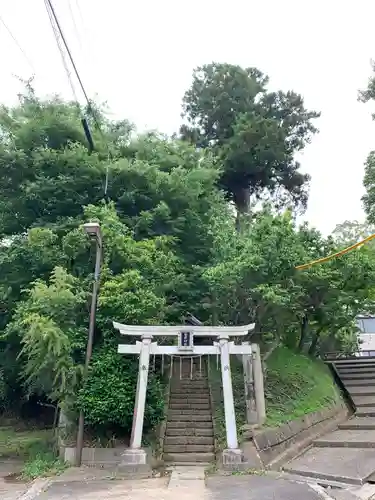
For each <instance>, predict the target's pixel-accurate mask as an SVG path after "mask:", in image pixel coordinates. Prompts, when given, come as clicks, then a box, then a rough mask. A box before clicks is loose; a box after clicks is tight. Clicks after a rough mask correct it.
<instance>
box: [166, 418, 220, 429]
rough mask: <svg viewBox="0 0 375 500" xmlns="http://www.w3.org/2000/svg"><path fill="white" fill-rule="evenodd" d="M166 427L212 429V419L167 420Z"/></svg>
mask: <svg viewBox="0 0 375 500" xmlns="http://www.w3.org/2000/svg"><path fill="white" fill-rule="evenodd" d="M167 429H181V430H183V429H196V430H198V429H212V419H210V420H197V421H194V420H192V421H189V420H182V421H181V420H168V422H167Z"/></svg>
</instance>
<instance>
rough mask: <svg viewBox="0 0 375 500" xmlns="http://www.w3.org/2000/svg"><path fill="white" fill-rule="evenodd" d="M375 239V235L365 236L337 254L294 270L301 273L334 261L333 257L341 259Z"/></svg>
mask: <svg viewBox="0 0 375 500" xmlns="http://www.w3.org/2000/svg"><path fill="white" fill-rule="evenodd" d="M374 238H375V234H371V235H370V236H367V238H364V239H363V240H361V241H358V242H357V243H354V245H350V246H349V247H347V248H344V249H343V250H340V251H339V252H336V253H332V254H331V255H327V257H323V258H321V259H317V260H313V261H311V262H308V263H307V264H302V265H300V266H296V267H295V269H297V270H298V271H301V270H303V269H308V268H309V267H311V266H314V265H315V264H323V263H324V262H328V261H329V260H331V259H334V258H335V257H341V255H344V254H346V253H348V252H350V251H351V250H354V249H355V248H358V247H359V246H361V245H364V244H365V243H368V242H369V241H371V240H373V239H374Z"/></svg>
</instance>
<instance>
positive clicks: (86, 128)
mask: <svg viewBox="0 0 375 500" xmlns="http://www.w3.org/2000/svg"><path fill="white" fill-rule="evenodd" d="M45 3H46V7H47V5H48V7H49V9H48V8H47V11H48V10H49V11H50V12H51V15H52V18H53V20H54V23H55V24H56V27H57V29H58V32H59V34H60V37H61V40H62V41H63V43H64V46H65V49H66V51H67V53H68V56H69V59H70V62H71V64H72V66H73V69H74V72H75V74H76V77H77V80H78V82H79V85H80V87H81V90H82V92H83V95H84V96H85V99H86V102H87V106H88V107H87V109H88V112H89V113H90V114H91V116H92V118H93V120H94V123H95V125H96V128H97V129H98V131H99V133H100V135H101V137H102V140H103V142H104V144H105V145H106V148H107V152H108V160H109V159H110V158H111V157H112V154H111V151H110V149H109V146H108V143H107V141H106V139H105V137H104V134H103V131H102V130H101V127H100V123H99V122H98V119H97V117H96V115H95V112H94V110H93V108H92V105H91V101H90V99H89V98H88V95H87V92H86V90H85V87H84V85H83V82H82V80H81V77H80V75H79V72H78V69H77V66H76V64H75V62H74V59H73V55H72V53H71V51H70V48H69V45H68V43H67V40H66V38H65V36H64V33H63V30H62V27H61V25H60V22H59V20H58V17H57V14H56V12H55V9H54V7H53V4H52V1H51V0H45ZM59 47H60V45H59ZM63 61H64V63H65V58H63ZM64 65H65V64H64ZM67 72H68V75H70V73H69V70H67ZM82 126H83V128H84V131H85V134H86V137H87V139H88V141H89V143H90V146H92V148H93V143H92V138H91V134H90V130H89V126H88V123H87V121H86V119H85V118H83V119H82ZM108 177H109V167H108V165H107V168H106V178H105V185H104V196H107V190H108Z"/></svg>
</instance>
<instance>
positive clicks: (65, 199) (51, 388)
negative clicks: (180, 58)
mask: <svg viewBox="0 0 375 500" xmlns="http://www.w3.org/2000/svg"><path fill="white" fill-rule="evenodd" d="M225 75H227V76H225ZM228 75H229V76H228ZM266 83H267V79H266V77H264V76H263V75H262V74H261V73H260V72H259V71H258V70H254V69H252V70H242V69H241V68H237V67H234V66H226V65H210V66H207V67H204V68H203V69H199V70H197V72H196V73H195V74H194V81H193V85H192V88H191V89H190V90H188V91H187V93H186V96H185V99H184V112H185V115H186V116H187V117H188V118H189V121H190V124H191V127H190V128H187V127H185V128H184V137H183V139H186V138H187V137H188V136H189V138H190V139H191V143H189V142H188V141H186V140H180V139H177V138H173V139H172V138H169V137H165V136H162V135H159V134H157V133H147V134H143V135H136V134H135V133H134V131H133V127H132V126H131V125H130V124H129V123H128V122H127V121H126V120H124V121H121V122H111V121H110V120H107V119H106V118H105V115H104V113H103V112H102V110H101V109H100V108H99V107H95V113H96V120H97V121H98V122H99V123H100V125H101V128H102V134H100V133H98V132H97V131H96V130H95V129H94V127H93V136H94V143H95V152H92V153H91V154H90V153H89V151H88V150H87V144H86V139H85V136H84V134H83V133H82V130H81V129H80V122H79V115H78V114H77V108H76V106H75V105H74V104H73V103H67V102H63V101H62V100H60V99H58V98H52V99H46V100H41V99H39V98H38V97H37V96H36V95H35V93H34V91H33V89H32V87H31V86H30V85H28V86H27V88H26V91H25V94H24V95H23V96H21V97H20V102H19V104H18V106H16V107H14V108H10V109H7V108H5V107H3V108H2V109H1V113H0V170H1V175H0V192H1V198H0V214H1V215H0V236H1V245H0V274H1V278H2V280H1V285H0V330H1V338H0V405H1V407H2V408H6V407H7V405H8V406H10V405H12V406H13V407H14V406H15V405H16V403H17V402H18V401H22V400H23V399H24V398H25V397H26V396H27V395H43V396H44V397H47V398H49V399H50V400H52V401H54V402H57V403H58V404H59V405H60V406H61V407H64V409H65V410H66V411H67V412H69V411H70V412H71V413H72V415H74V414H75V412H76V411H77V409H79V408H82V409H83V410H84V412H85V416H86V422H87V423H89V424H91V425H92V426H96V427H98V426H99V427H106V426H110V427H112V428H113V427H114V428H117V429H118V428H120V429H122V430H123V431H129V429H130V426H131V418H132V411H133V403H134V392H135V385H136V377H137V361H136V360H135V359H134V357H131V356H130V357H126V356H119V355H118V354H117V344H118V341H119V338H118V337H117V334H116V332H115V331H114V329H113V326H112V321H113V320H118V321H121V322H124V323H130V324H145V323H150V324H160V323H162V324H173V323H180V322H181V320H182V317H183V316H184V315H185V314H186V313H187V312H192V313H193V314H195V315H196V316H198V317H199V318H200V319H201V320H202V321H204V322H207V323H208V324H210V323H218V322H219V323H223V324H244V323H250V322H253V321H254V322H255V323H256V331H255V334H254V335H255V338H256V340H257V341H259V342H260V343H261V344H262V345H267V344H268V343H269V342H271V343H276V344H284V345H286V346H288V347H289V348H291V349H294V350H304V351H306V352H307V351H308V352H309V353H310V354H314V355H319V354H321V353H322V352H324V351H325V350H335V349H341V350H347V351H353V350H355V349H356V348H357V332H356V326H355V317H356V315H357V314H358V313H359V312H363V311H367V312H373V311H374V302H373V296H374V294H373V283H374V282H375V260H374V258H373V257H374V255H373V252H374V250H373V246H368V247H363V248H361V249H360V250H358V251H356V252H353V253H351V254H348V255H347V256H345V257H343V258H340V259H335V260H333V261H331V262H329V263H327V264H324V265H320V266H316V267H312V268H310V269H308V270H306V271H297V270H296V269H295V266H296V265H298V264H301V263H304V262H306V261H309V260H313V259H316V258H319V257H321V256H324V255H326V254H327V253H330V252H332V251H334V250H336V249H337V247H339V246H340V245H341V244H342V239H340V238H338V236H337V235H338V234H339V233H340V230H339V229H338V231H337V232H336V233H335V234H334V235H333V236H332V237H329V238H325V237H323V236H322V235H321V234H320V233H319V232H318V231H316V230H313V229H311V228H309V227H308V226H302V227H297V226H296V224H295V222H294V218H293V213H292V211H291V210H290V206H289V205H290V200H291V199H293V200H294V201H296V202H297V201H298V202H304V200H306V196H307V194H306V181H307V179H306V177H305V176H303V175H302V174H300V173H299V170H298V164H297V163H296V162H295V159H294V153H295V152H296V151H298V150H300V149H302V148H303V147H304V145H305V143H306V142H307V141H308V140H309V138H310V136H311V134H313V133H314V132H315V128H314V126H313V125H312V122H311V120H312V119H313V118H315V117H316V116H317V114H316V113H314V112H309V111H307V110H306V109H305V108H304V106H303V100H302V98H301V97H300V96H298V95H297V94H294V93H292V92H288V93H286V94H284V93H281V92H279V93H271V92H268V91H267V90H266ZM213 92H214V93H215V99H213V98H212V99H211V98H210V95H211V94H212V93H213ZM211 97H212V96H211ZM208 102H209V104H208ZM193 129H194V130H193ZM254 138H256V140H255V139H254ZM249 141H250V142H249ZM250 143H251V144H253V146H251V147H250ZM107 146H108V147H109V149H110V153H111V154H110V156H109V155H108V150H107ZM197 146H198V147H197ZM107 175H108V196H107V197H106V198H105V199H104V185H105V182H106V176H107ZM239 186H240V188H241V189H243V188H244V189H245V190H246V191H247V192H248V194H249V195H254V196H256V197H258V198H260V197H262V196H263V195H264V192H265V190H267V191H268V192H269V193H270V194H272V195H275V194H276V191H277V189H278V188H280V189H281V190H283V192H284V195H285V196H284V195H280V191H279V196H276V199H275V197H273V198H272V197H271V199H270V200H268V204H267V205H264V206H263V207H261V208H260V210H258V212H254V213H252V215H251V217H246V216H244V218H243V223H242V225H241V231H240V232H238V231H237V228H236V211H235V210H234V207H233V205H232V204H231V203H229V202H228V197H229V198H230V199H232V200H234V201H235V203H236V205H237V208H239V209H240V210H243V211H244V212H246V210H244V207H245V206H244V205H243V204H241V202H240V201H239V200H240V194H239V189H240V188H239ZM241 189H240V190H241ZM246 196H247V195H246ZM290 197H291V198H290ZM245 198H246V200H245V201H246V202H245V205H246V207H248V198H247V197H245ZM246 207H245V208H246ZM275 209H276V210H275ZM280 209H281V210H280ZM86 221H99V222H100V224H101V227H102V231H103V242H104V261H103V267H102V274H101V283H100V294H99V301H98V312H97V325H96V331H95V342H94V350H93V358H92V363H91V367H90V376H89V379H88V381H87V383H86V384H85V385H84V386H83V387H82V384H81V374H82V365H83V362H84V353H85V345H86V338H87V326H88V324H87V323H88V311H89V303H90V289H91V280H92V272H93V265H94V262H93V259H94V256H93V253H94V252H93V251H92V248H91V246H90V245H91V244H90V242H89V240H88V239H87V237H86V236H85V234H84V232H83V230H82V227H81V226H82V224H83V223H84V222H86ZM341 233H342V231H341ZM341 233H340V234H341ZM161 391H162V386H161V382H160V380H159V378H158V377H157V376H156V375H154V376H151V378H150V385H149V391H148V404H147V409H146V411H147V414H146V425H147V426H153V425H154V424H155V423H156V422H157V421H158V419H159V418H160V416H161V415H162V411H163V404H162V392H161Z"/></svg>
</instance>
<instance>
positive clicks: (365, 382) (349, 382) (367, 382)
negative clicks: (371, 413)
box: [343, 378, 375, 388]
mask: <svg viewBox="0 0 375 500" xmlns="http://www.w3.org/2000/svg"><path fill="white" fill-rule="evenodd" d="M343 382H344V383H345V387H346V388H349V387H353V386H354V387H355V386H358V385H361V386H363V387H372V386H375V378H369V379H364V378H357V379H355V378H353V379H352V378H349V379H344V380H343Z"/></svg>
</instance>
